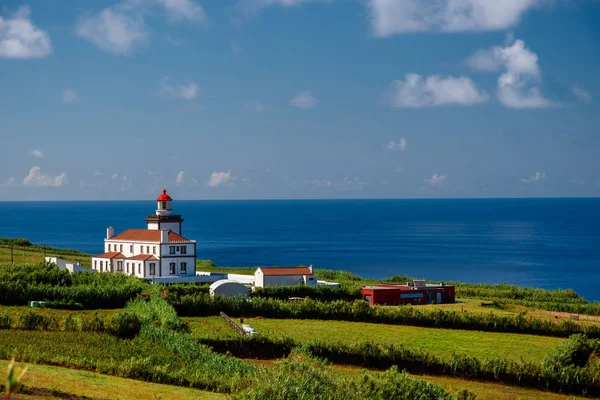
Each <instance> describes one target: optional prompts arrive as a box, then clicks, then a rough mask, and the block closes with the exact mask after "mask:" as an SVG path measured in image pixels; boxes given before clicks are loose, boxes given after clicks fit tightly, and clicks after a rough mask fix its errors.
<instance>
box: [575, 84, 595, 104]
mask: <svg viewBox="0 0 600 400" xmlns="http://www.w3.org/2000/svg"><path fill="white" fill-rule="evenodd" d="M571 93H573V96H575V97H576V98H577V100H579V101H582V102H584V103H589V102H590V101H592V96H590V94H589V93H588V92H587V91H586V90H585V89H583V88H581V87H579V86H571Z"/></svg>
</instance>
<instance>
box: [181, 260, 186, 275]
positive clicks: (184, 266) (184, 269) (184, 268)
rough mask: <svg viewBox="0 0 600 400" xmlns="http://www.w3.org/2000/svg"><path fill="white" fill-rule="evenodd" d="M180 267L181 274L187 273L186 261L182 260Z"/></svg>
mask: <svg viewBox="0 0 600 400" xmlns="http://www.w3.org/2000/svg"><path fill="white" fill-rule="evenodd" d="M180 268H181V275H185V274H187V263H184V262H182V263H181V266H180Z"/></svg>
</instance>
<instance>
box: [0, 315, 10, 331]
mask: <svg viewBox="0 0 600 400" xmlns="http://www.w3.org/2000/svg"><path fill="white" fill-rule="evenodd" d="M11 326H12V318H11V317H10V316H9V315H8V314H6V313H2V314H0V329H10V327H11Z"/></svg>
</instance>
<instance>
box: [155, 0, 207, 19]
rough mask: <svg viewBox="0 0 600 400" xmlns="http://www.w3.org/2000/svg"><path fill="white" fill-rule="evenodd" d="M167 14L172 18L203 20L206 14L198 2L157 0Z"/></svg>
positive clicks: (190, 0)
mask: <svg viewBox="0 0 600 400" xmlns="http://www.w3.org/2000/svg"><path fill="white" fill-rule="evenodd" d="M158 3H159V4H160V5H161V6H162V7H164V9H165V10H166V11H167V13H168V14H169V16H170V17H171V18H172V19H174V20H181V19H187V20H189V21H198V22H200V21H204V19H205V18H206V14H205V13H204V9H203V8H202V6H200V5H199V4H197V3H195V2H194V1H192V0H158Z"/></svg>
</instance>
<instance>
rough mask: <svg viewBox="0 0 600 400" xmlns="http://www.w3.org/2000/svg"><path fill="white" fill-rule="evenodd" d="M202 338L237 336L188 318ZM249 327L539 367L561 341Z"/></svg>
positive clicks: (333, 327)
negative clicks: (523, 361) (520, 360)
mask: <svg viewBox="0 0 600 400" xmlns="http://www.w3.org/2000/svg"><path fill="white" fill-rule="evenodd" d="M184 320H186V321H188V322H189V323H190V327H191V328H192V332H193V333H194V334H195V335H197V336H200V337H202V336H235V335H236V333H235V332H234V331H233V329H231V328H230V327H229V326H228V325H227V323H226V322H225V321H224V320H223V319H222V318H220V317H208V318H184ZM244 322H245V323H248V324H250V325H252V327H253V328H254V329H255V330H256V331H257V332H258V333H259V334H261V335H268V336H289V337H291V338H293V339H294V340H297V341H312V340H314V339H320V340H331V341H340V342H343V343H347V344H353V343H358V342H361V341H372V342H376V343H384V344H403V345H405V346H406V347H409V348H415V349H416V348H418V349H423V350H425V351H428V352H430V353H432V354H434V355H437V356H440V357H450V356H451V355H452V353H460V354H465V355H469V356H473V357H478V358H500V357H502V358H509V359H513V360H519V359H521V358H522V359H524V360H526V361H535V362H539V361H541V360H542V358H543V357H544V356H545V355H546V353H548V351H550V350H551V349H552V348H554V347H556V346H557V345H558V344H559V343H560V342H561V341H562V340H564V339H561V338H553V337H546V336H534V335H520V334H513V333H495V332H479V331H463V330H451V329H435V328H420V327H415V326H402V325H383V324H369V323H363V322H342V321H320V320H300V319H261V318H246V319H245V321H244Z"/></svg>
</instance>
